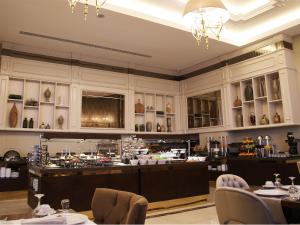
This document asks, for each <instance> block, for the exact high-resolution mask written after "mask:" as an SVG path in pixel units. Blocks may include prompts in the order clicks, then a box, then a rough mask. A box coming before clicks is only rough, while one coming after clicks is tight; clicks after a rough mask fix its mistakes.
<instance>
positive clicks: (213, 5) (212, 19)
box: [183, 0, 230, 44]
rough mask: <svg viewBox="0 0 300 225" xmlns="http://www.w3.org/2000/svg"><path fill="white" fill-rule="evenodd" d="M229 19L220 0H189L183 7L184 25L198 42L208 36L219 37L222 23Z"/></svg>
mask: <svg viewBox="0 0 300 225" xmlns="http://www.w3.org/2000/svg"><path fill="white" fill-rule="evenodd" d="M229 19H230V13H229V12H228V10H227V9H226V8H225V6H224V4H223V3H222V1H221V0H190V1H189V2H188V3H187V4H186V6H185V9H184V13H183V21H184V25H185V26H187V27H188V28H189V29H191V32H192V34H193V36H194V37H195V38H196V40H197V42H198V44H199V42H200V41H201V39H202V38H205V39H206V42H208V36H216V37H217V39H219V36H220V32H221V30H222V28H223V25H224V24H225V23H226V22H227V21H228V20H229Z"/></svg>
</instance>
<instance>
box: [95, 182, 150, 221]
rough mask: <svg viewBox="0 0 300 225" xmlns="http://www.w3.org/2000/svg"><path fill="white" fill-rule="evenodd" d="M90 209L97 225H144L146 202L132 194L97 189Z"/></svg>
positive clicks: (141, 197)
mask: <svg viewBox="0 0 300 225" xmlns="http://www.w3.org/2000/svg"><path fill="white" fill-rule="evenodd" d="M91 207H92V212H93V216H94V219H95V222H96V223H97V224H144V223H145V219H146V212H147V207H148V201H147V200H146V199H145V198H144V197H143V196H140V195H137V194H134V193H130V192H125V191H118V190H112V189H107V188H97V189H96V190H95V193H94V196H93V199H92V205H91Z"/></svg>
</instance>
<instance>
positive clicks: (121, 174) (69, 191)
mask: <svg viewBox="0 0 300 225" xmlns="http://www.w3.org/2000/svg"><path fill="white" fill-rule="evenodd" d="M207 166H208V163H206V162H180V163H170V164H164V165H144V166H131V165H126V166H106V167H95V168H70V169H69V168H40V167H35V166H30V167H29V177H30V179H29V181H30V182H29V189H28V204H29V205H30V206H31V207H32V208H34V207H36V205H37V198H36V197H35V196H34V195H35V194H37V193H42V194H44V195H45V196H44V197H43V198H42V201H41V202H42V204H49V205H50V206H51V207H53V208H54V209H59V208H61V200H62V199H66V198H67V199H70V207H71V208H72V209H74V210H76V211H85V210H90V208H91V200H92V197H93V194H94V191H95V189H96V188H112V189H118V190H123V191H129V192H134V193H137V194H140V195H143V196H145V197H146V198H147V199H148V201H149V202H154V201H163V200H170V199H176V198H183V197H190V196H196V195H206V194H208V193H209V181H208V170H207Z"/></svg>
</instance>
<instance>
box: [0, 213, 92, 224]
mask: <svg viewBox="0 0 300 225" xmlns="http://www.w3.org/2000/svg"><path fill="white" fill-rule="evenodd" d="M0 224H1V225H5V224H7V225H10V224H11V225H32V224H65V225H77V224H80V225H95V224H96V223H94V222H93V221H91V220H90V219H88V217H87V216H86V215H83V214H80V213H76V212H71V213H55V214H53V215H49V216H45V217H40V218H33V217H32V214H31V213H25V214H21V213H19V214H10V215H8V216H3V215H2V216H0Z"/></svg>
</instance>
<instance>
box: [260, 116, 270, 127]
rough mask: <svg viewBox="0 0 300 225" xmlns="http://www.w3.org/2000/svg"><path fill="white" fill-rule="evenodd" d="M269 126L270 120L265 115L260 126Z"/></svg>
mask: <svg viewBox="0 0 300 225" xmlns="http://www.w3.org/2000/svg"><path fill="white" fill-rule="evenodd" d="M267 124H269V119H268V118H267V116H266V114H264V115H263V116H262V117H261V119H260V125H267Z"/></svg>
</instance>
